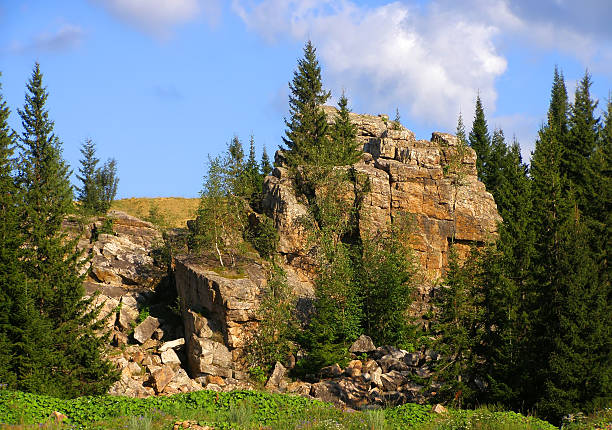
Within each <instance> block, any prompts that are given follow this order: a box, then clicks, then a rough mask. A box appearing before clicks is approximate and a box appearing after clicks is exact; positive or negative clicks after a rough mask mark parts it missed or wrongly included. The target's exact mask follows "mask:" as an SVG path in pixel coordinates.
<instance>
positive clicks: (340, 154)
mask: <svg viewBox="0 0 612 430" xmlns="http://www.w3.org/2000/svg"><path fill="white" fill-rule="evenodd" d="M338 107H339V108H340V110H339V111H338V113H337V114H336V117H335V118H334V123H333V124H332V126H331V130H330V135H331V136H330V140H331V142H330V145H329V147H328V149H327V151H328V154H327V155H326V159H328V160H329V162H330V163H331V164H334V165H348V164H353V163H356V162H357V161H358V160H359V157H360V155H361V154H360V151H358V145H359V143H358V142H357V127H356V126H355V124H353V123H352V122H351V118H350V116H349V113H350V112H351V111H350V109H349V108H348V99H347V98H346V96H345V95H344V94H342V97H340V101H339V102H338Z"/></svg>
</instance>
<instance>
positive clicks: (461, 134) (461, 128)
mask: <svg viewBox="0 0 612 430" xmlns="http://www.w3.org/2000/svg"><path fill="white" fill-rule="evenodd" d="M455 134H456V135H457V138H458V139H459V142H460V143H464V144H467V143H468V140H467V135H466V134H465V124H463V115H461V112H459V117H458V118H457V130H456V132H455Z"/></svg>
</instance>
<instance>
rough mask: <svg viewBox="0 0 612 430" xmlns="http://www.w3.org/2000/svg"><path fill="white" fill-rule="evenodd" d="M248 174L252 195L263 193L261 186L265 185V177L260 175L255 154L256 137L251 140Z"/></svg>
mask: <svg viewBox="0 0 612 430" xmlns="http://www.w3.org/2000/svg"><path fill="white" fill-rule="evenodd" d="M245 169H246V173H247V175H248V177H249V182H250V183H251V187H250V188H251V194H253V193H259V192H261V184H262V183H263V176H261V174H260V173H259V166H258V165H257V156H256V154H255V137H254V136H253V135H251V138H250V139H249V157H248V158H247V161H246V164H245Z"/></svg>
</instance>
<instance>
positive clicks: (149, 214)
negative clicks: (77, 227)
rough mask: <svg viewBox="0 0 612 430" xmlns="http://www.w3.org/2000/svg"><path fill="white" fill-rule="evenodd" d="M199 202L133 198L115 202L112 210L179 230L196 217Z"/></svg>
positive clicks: (192, 199)
mask: <svg viewBox="0 0 612 430" xmlns="http://www.w3.org/2000/svg"><path fill="white" fill-rule="evenodd" d="M199 202H200V199H199V198H191V199H190V198H184V197H131V198H129V199H121V200H115V201H114V202H113V205H112V206H111V209H114V210H118V211H122V212H125V213H127V214H129V215H132V216H135V217H137V218H140V219H145V220H147V221H151V222H153V223H154V224H159V223H160V221H161V223H162V225H163V227H166V228H177V227H186V223H187V220H190V219H193V218H194V217H195V212H196V210H197V208H198V204H199ZM156 211H157V213H156ZM156 217H157V218H156ZM155 218H156V219H155Z"/></svg>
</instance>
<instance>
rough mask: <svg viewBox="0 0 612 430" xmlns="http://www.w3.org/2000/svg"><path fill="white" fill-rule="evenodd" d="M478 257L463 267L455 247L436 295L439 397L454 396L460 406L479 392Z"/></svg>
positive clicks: (475, 398) (447, 398)
mask: <svg viewBox="0 0 612 430" xmlns="http://www.w3.org/2000/svg"><path fill="white" fill-rule="evenodd" d="M477 260H478V259H477V258H476V256H472V257H471V258H469V259H468V260H467V262H466V263H465V264H464V266H461V265H460V264H459V257H458V255H457V252H456V248H455V247H454V246H452V247H451V249H450V255H449V259H448V271H447V273H446V279H445V282H444V285H443V286H442V287H441V288H440V289H439V291H438V292H436V295H435V297H434V304H435V305H436V307H437V314H436V317H435V318H434V320H433V322H432V325H431V330H432V334H433V335H434V336H435V337H436V340H435V342H434V347H435V349H436V351H437V352H438V353H440V354H441V359H440V360H439V361H437V362H436V363H435V365H434V366H433V370H434V372H435V376H434V380H435V381H436V382H438V383H440V384H441V387H440V389H439V390H438V397H439V398H440V399H441V400H445V401H446V400H453V399H454V401H455V406H456V407H459V408H460V407H462V406H470V405H474V404H475V401H477V398H478V397H477V396H478V391H479V389H478V383H477V380H478V376H479V373H480V371H479V363H480V361H481V358H480V356H479V352H481V342H482V318H483V317H482V312H483V309H482V306H481V301H482V297H481V296H482V295H481V292H480V289H479V288H478V280H477V279H478V278H479V273H478V265H477V264H476V262H477Z"/></svg>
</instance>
